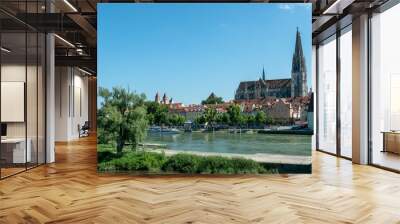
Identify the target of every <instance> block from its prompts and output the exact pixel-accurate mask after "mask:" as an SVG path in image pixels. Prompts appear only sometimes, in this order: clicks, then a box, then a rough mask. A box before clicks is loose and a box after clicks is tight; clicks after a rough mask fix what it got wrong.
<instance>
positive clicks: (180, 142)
mask: <svg viewBox="0 0 400 224" xmlns="http://www.w3.org/2000/svg"><path fill="white" fill-rule="evenodd" d="M146 143H157V144H166V145H167V148H168V149H173V150H179V151H199V152H220V153H242V154H254V153H268V154H281V155H301V156H310V155H311V136H308V135H269V134H232V133H226V132H214V133H199V132H192V133H181V134H162V133H149V135H148V136H147V139H146Z"/></svg>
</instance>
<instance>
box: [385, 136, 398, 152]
mask: <svg viewBox="0 0 400 224" xmlns="http://www.w3.org/2000/svg"><path fill="white" fill-rule="evenodd" d="M382 134H383V150H382V152H392V153H396V154H400V131H395V132H393V131H383V132H382Z"/></svg>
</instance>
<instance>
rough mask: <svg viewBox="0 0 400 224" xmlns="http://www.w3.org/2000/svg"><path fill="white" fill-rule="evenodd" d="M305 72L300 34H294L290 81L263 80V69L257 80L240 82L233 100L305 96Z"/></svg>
mask: <svg viewBox="0 0 400 224" xmlns="http://www.w3.org/2000/svg"><path fill="white" fill-rule="evenodd" d="M307 90H308V88H307V72H306V65H305V59H304V55H303V48H302V44H301V37H300V32H299V30H297V32H296V45H295V49H294V53H293V59H292V76H291V78H290V79H272V80H267V79H266V78H265V71H264V68H263V70H262V76H261V78H260V79H259V80H255V81H244V82H240V84H239V86H238V88H237V90H236V92H235V100H250V99H262V98H265V97H278V98H289V97H299V96H307Z"/></svg>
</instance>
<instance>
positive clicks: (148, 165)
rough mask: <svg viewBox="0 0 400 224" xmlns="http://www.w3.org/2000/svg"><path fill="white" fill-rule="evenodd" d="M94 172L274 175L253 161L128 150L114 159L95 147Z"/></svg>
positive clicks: (105, 147)
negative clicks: (95, 166) (96, 170)
mask: <svg viewBox="0 0 400 224" xmlns="http://www.w3.org/2000/svg"><path fill="white" fill-rule="evenodd" d="M97 150H98V170H99V171H100V172H133V171H141V172H147V173H186V174H268V173H277V171H276V170H275V169H273V168H270V167H266V166H264V165H263V164H260V163H257V162H255V161H253V160H249V159H242V158H225V157H222V156H199V155H191V154H185V153H180V154H176V155H172V156H166V155H165V153H155V152H146V151H142V150H139V151H132V150H130V149H129V148H125V149H124V153H123V154H122V155H121V156H118V155H117V154H116V153H115V150H114V148H113V147H112V146H111V145H101V144H100V145H98V148H97Z"/></svg>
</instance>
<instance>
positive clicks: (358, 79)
mask: <svg viewBox="0 0 400 224" xmlns="http://www.w3.org/2000/svg"><path fill="white" fill-rule="evenodd" d="M368 25H369V24H368V15H367V14H363V15H361V16H359V17H357V18H354V19H353V25H352V28H353V34H352V38H353V39H352V44H353V55H352V62H353V77H352V82H353V83H352V87H353V90H352V91H353V92H352V94H353V102H352V106H353V113H352V122H353V124H352V125H353V127H352V135H353V136H352V145H353V150H352V151H353V152H352V158H353V162H354V163H358V164H367V163H368V76H369V58H368V47H369V38H368V32H369V27H368Z"/></svg>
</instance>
